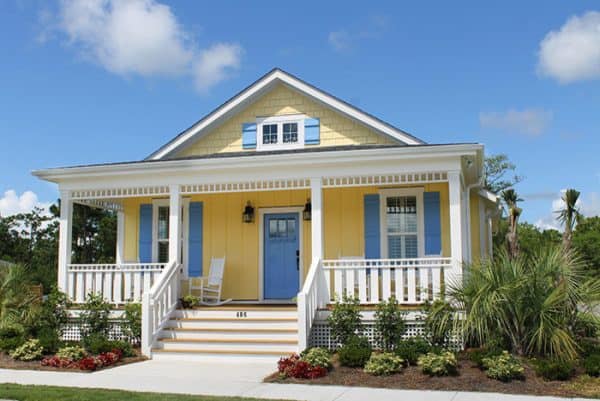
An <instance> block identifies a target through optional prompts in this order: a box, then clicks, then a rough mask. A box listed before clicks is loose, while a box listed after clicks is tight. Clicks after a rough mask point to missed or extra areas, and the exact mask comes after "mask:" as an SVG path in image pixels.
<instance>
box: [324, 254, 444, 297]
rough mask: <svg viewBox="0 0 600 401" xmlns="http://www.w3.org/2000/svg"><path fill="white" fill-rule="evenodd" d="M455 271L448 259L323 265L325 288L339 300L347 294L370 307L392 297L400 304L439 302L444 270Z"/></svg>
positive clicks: (333, 261) (346, 261)
mask: <svg viewBox="0 0 600 401" xmlns="http://www.w3.org/2000/svg"><path fill="white" fill-rule="evenodd" d="M451 267H452V259H451V258H445V257H428V258H407V259H364V260H359V259H325V260H323V261H322V270H323V277H324V278H325V279H324V282H325V284H324V285H326V286H327V288H331V287H333V289H334V292H335V294H337V296H338V297H339V296H341V295H343V294H347V295H351V296H352V295H354V296H358V298H359V300H360V302H361V303H369V304H376V303H379V302H380V301H382V300H386V299H388V298H390V297H391V296H392V294H393V295H394V296H395V297H396V299H397V300H398V302H399V303H400V304H417V303H423V302H425V301H427V300H433V299H437V298H438V297H439V296H440V289H441V286H442V280H441V274H442V272H443V269H446V268H451ZM367 272H369V273H367ZM330 280H331V281H333V283H331V282H330ZM330 286H331V287H330ZM357 289H358V290H357ZM380 294H381V295H380ZM326 301H329V302H331V300H326Z"/></svg>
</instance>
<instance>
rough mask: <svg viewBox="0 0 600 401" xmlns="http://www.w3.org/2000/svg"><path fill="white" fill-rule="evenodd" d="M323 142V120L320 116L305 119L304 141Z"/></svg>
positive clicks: (308, 142)
mask: <svg viewBox="0 0 600 401" xmlns="http://www.w3.org/2000/svg"><path fill="white" fill-rule="evenodd" d="M320 142H321V121H320V120H319V119H318V118H306V119H304V143H305V144H307V145H318V144H319V143H320Z"/></svg>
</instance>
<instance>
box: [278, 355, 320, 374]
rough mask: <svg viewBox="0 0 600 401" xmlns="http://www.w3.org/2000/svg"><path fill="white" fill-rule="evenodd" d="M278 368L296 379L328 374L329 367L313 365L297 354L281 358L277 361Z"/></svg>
mask: <svg viewBox="0 0 600 401" xmlns="http://www.w3.org/2000/svg"><path fill="white" fill-rule="evenodd" d="M277 370H278V371H279V373H281V374H283V375H285V376H286V377H293V378H296V379H316V378H318V377H323V376H325V375H327V369H325V368H324V367H322V366H312V365H311V364H310V363H308V362H306V361H303V360H301V359H300V357H299V356H298V355H297V354H292V355H290V356H289V357H287V358H281V359H280V360H279V362H278V363H277Z"/></svg>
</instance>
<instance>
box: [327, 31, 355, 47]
mask: <svg viewBox="0 0 600 401" xmlns="http://www.w3.org/2000/svg"><path fill="white" fill-rule="evenodd" d="M327 41H328V42H329V44H330V45H331V46H332V47H333V48H334V50H336V51H338V52H344V51H347V50H349V49H350V48H351V46H352V39H351V38H350V34H348V32H346V31H344V30H341V31H334V32H329V35H328V36H327Z"/></svg>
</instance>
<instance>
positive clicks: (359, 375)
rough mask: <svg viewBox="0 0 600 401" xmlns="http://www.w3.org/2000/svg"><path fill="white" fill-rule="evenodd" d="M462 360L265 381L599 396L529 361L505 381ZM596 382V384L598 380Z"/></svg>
mask: <svg viewBox="0 0 600 401" xmlns="http://www.w3.org/2000/svg"><path fill="white" fill-rule="evenodd" d="M459 362H460V367H459V375H458V376H447V377H430V376H428V375H425V374H423V373H422V372H421V369H420V368H419V367H417V366H409V367H407V368H405V369H404V370H403V371H402V372H401V373H399V374H395V375H391V376H373V375H370V374H367V373H365V372H363V370H362V369H355V368H347V367H343V366H339V365H338V364H337V363H335V361H334V368H333V369H332V370H331V371H330V372H329V374H328V375H327V376H325V377H321V378H318V379H312V380H307V379H293V378H281V377H279V373H278V372H275V373H273V374H272V375H270V376H268V377H266V378H265V382H276V383H301V384H330V385H342V386H359V387H378V388H394V389H404V390H409V389H410V390H443V391H479V392H494V393H506V394H530V395H548V396H560V397H582V396H585V397H590V396H592V397H593V396H596V397H599V396H600V388H597V389H593V390H597V391H592V394H590V393H589V390H590V389H583V388H582V389H579V386H574V385H573V382H560V381H544V380H543V379H542V378H540V377H538V376H537V375H536V374H535V371H534V370H533V368H532V367H530V366H527V365H526V366H525V380H513V381H511V382H509V383H503V382H500V381H498V380H493V379H490V378H488V377H487V376H486V374H485V372H483V371H482V370H480V369H479V368H477V367H476V366H474V364H473V363H472V362H471V361H469V360H468V359H467V358H466V357H465V355H459ZM593 385H596V384H595V382H594V384H593ZM598 386H600V384H599V385H598ZM574 387H576V388H574Z"/></svg>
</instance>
